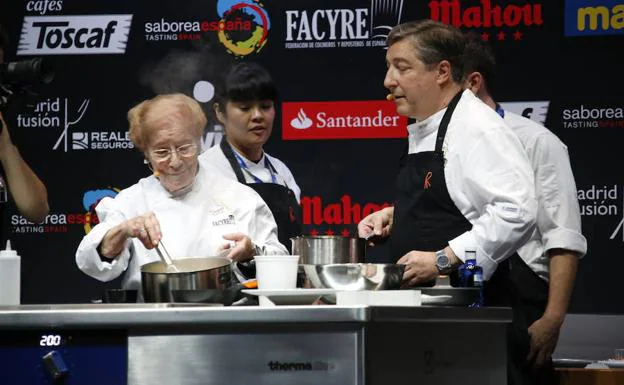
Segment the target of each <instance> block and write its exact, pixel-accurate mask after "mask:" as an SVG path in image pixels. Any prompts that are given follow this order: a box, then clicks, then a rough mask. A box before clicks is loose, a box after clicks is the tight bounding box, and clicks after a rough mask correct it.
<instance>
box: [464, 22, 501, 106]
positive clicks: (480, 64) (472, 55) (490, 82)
mask: <svg viewBox="0 0 624 385" xmlns="http://www.w3.org/2000/svg"><path fill="white" fill-rule="evenodd" d="M472 72H479V73H481V76H482V77H483V79H484V80H485V87H486V89H487V90H488V93H490V94H492V91H493V90H494V89H495V88H496V87H495V85H496V57H495V56H494V53H493V52H492V47H491V46H490V45H489V44H488V43H486V42H485V41H483V39H481V36H480V35H478V34H475V33H470V32H469V33H467V34H466V48H465V50H464V74H465V75H466V76H467V75H468V74H470V73H472Z"/></svg>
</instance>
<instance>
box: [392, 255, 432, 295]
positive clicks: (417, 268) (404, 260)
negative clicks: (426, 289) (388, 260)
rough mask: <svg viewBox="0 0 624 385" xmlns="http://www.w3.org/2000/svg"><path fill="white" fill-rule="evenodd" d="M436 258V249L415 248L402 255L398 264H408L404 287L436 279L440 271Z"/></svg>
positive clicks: (404, 274) (404, 275)
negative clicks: (420, 249)
mask: <svg viewBox="0 0 624 385" xmlns="http://www.w3.org/2000/svg"><path fill="white" fill-rule="evenodd" d="M435 260H436V253H435V252H434V251H418V250H414V251H410V252H409V253H407V254H405V255H404V256H402V257H401V258H400V259H399V260H398V261H397V264H403V265H406V266H405V272H404V273H403V284H402V287H410V286H416V285H418V284H421V283H425V282H430V281H432V280H434V279H436V278H437V277H438V275H439V273H438V268H437V267H436V265H435Z"/></svg>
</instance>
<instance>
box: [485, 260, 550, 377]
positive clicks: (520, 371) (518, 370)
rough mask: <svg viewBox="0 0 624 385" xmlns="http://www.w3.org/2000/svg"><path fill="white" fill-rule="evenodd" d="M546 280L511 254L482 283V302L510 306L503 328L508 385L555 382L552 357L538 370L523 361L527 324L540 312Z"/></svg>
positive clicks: (538, 315)
mask: <svg viewBox="0 0 624 385" xmlns="http://www.w3.org/2000/svg"><path fill="white" fill-rule="evenodd" d="M547 300H548V283H546V282H545V281H544V280H543V279H541V278H540V277H538V276H537V274H535V272H533V270H531V269H530V268H529V267H528V266H527V265H526V263H524V261H523V260H522V259H521V258H520V257H519V256H518V255H517V254H514V255H513V256H512V257H510V258H509V259H507V260H505V261H504V262H503V263H501V264H500V265H499V266H498V268H497V269H496V272H495V273H494V275H493V276H492V278H491V279H490V280H489V281H487V282H486V283H485V286H484V302H485V304H486V306H510V307H511V308H512V310H513V322H512V324H511V325H510V326H509V328H508V330H507V380H508V383H509V385H556V384H559V378H558V376H557V373H556V372H555V369H554V366H553V363H552V359H551V358H549V359H548V362H547V363H546V364H545V365H544V366H543V367H541V368H540V369H538V370H534V369H533V367H532V365H531V364H532V363H529V362H527V359H526V358H527V356H528V354H529V350H530V337H529V333H528V328H529V326H531V324H533V322H535V321H537V320H538V319H539V318H541V317H542V315H543V314H544V310H545V309H546V302H547Z"/></svg>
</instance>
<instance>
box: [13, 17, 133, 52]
mask: <svg viewBox="0 0 624 385" xmlns="http://www.w3.org/2000/svg"><path fill="white" fill-rule="evenodd" d="M131 22H132V15H97V16H26V17H24V24H23V25H22V35H21V38H20V42H19V47H18V49H17V54H18V55H73V54H81V55H89V54H103V53H109V54H123V53H124V52H126V43H127V42H128V33H129V32H130V24H131Z"/></svg>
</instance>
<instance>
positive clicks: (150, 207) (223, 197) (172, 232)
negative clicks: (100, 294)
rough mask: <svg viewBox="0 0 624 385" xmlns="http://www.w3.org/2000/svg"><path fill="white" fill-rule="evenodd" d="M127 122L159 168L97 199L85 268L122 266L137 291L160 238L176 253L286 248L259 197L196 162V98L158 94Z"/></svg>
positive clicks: (242, 255)
mask: <svg viewBox="0 0 624 385" xmlns="http://www.w3.org/2000/svg"><path fill="white" fill-rule="evenodd" d="M128 121H129V123H130V137H131V139H132V141H133V142H134V144H135V145H136V147H137V148H138V149H139V150H140V151H141V152H143V154H144V156H145V159H146V160H147V162H148V163H149V165H150V166H151V168H152V170H153V171H154V174H153V175H151V176H149V177H147V178H143V179H141V180H139V181H138V183H136V184H134V185H133V186H130V187H128V188H126V189H124V190H122V191H120V192H119V194H118V195H117V196H116V197H115V198H114V199H112V198H104V199H102V201H100V203H99V204H98V205H97V207H96V212H97V215H98V218H99V220H100V223H99V224H98V225H97V226H95V227H94V228H93V230H92V231H91V232H89V233H88V234H87V235H85V237H84V238H83V239H82V241H81V242H80V245H79V246H78V250H77V252H76V263H77V264H78V267H79V268H80V269H81V270H82V271H83V272H85V273H86V274H88V275H90V276H92V277H94V278H96V279H99V280H101V281H109V280H112V279H114V278H116V277H118V276H119V275H120V274H122V273H123V272H125V276H124V278H123V284H122V286H123V287H124V288H126V289H139V290H140V289H141V273H140V268H141V266H142V265H144V264H147V263H150V262H154V261H158V260H159V257H158V254H157V253H156V250H155V249H154V248H155V247H156V246H157V245H158V243H159V242H160V241H161V240H162V243H163V244H164V245H166V249H167V251H168V252H169V254H170V255H171V257H172V258H173V259H177V258H184V257H203V256H211V255H216V254H217V253H219V252H220V251H222V250H223V249H227V248H229V247H230V246H231V245H232V244H233V242H235V246H233V247H232V250H231V251H230V253H229V258H231V259H232V260H233V261H236V262H245V261H249V260H250V259H252V257H253V256H254V255H256V254H287V250H286V248H285V247H284V246H283V245H282V244H280V243H279V241H278V239H277V227H276V224H275V220H274V218H273V215H272V214H271V211H270V210H269V208H268V207H267V205H266V204H265V203H264V201H263V200H262V199H261V198H260V196H259V195H258V194H257V193H256V192H255V191H253V190H252V189H251V188H249V187H247V186H244V185H242V184H240V183H238V182H235V181H232V180H229V179H227V178H224V177H222V176H219V174H218V173H216V172H212V171H211V170H209V169H207V168H205V167H204V166H200V165H199V162H198V159H197V157H198V155H199V149H200V148H201V147H200V141H201V137H202V133H203V130H204V127H205V125H206V117H205V115H204V113H203V111H202V109H201V107H200V106H199V104H198V103H197V102H196V101H195V100H193V99H191V98H189V97H188V96H185V95H183V94H169V95H159V96H156V97H154V98H153V99H149V100H145V101H143V102H141V103H140V104H138V105H137V106H135V107H134V108H132V109H131V110H130V111H129V112H128Z"/></svg>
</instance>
